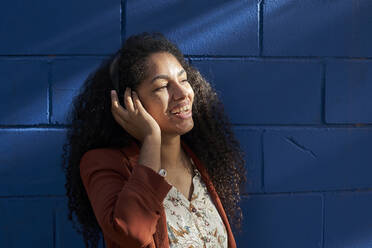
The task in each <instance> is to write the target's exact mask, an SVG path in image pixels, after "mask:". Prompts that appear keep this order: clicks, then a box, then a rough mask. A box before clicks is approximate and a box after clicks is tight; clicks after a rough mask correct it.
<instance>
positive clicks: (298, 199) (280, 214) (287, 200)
mask: <svg viewBox="0 0 372 248" xmlns="http://www.w3.org/2000/svg"><path fill="white" fill-rule="evenodd" d="M243 199H244V200H243V204H242V210H243V218H244V221H243V228H242V230H243V232H242V233H240V234H237V235H235V236H236V240H237V247H250V248H273V247H285V248H298V247H301V248H316V247H319V248H321V247H322V246H321V242H322V225H323V223H322V197H321V196H320V195H316V194H305V195H299V194H296V195H253V196H250V197H249V198H243Z"/></svg>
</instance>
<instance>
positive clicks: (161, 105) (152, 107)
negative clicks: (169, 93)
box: [146, 95, 168, 117]
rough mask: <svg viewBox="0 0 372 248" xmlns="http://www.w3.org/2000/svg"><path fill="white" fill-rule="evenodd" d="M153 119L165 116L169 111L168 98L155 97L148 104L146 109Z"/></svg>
mask: <svg viewBox="0 0 372 248" xmlns="http://www.w3.org/2000/svg"><path fill="white" fill-rule="evenodd" d="M146 109H147V110H148V112H149V114H150V115H151V116H153V117H157V116H160V115H164V113H165V112H166V111H167V109H168V98H167V97H164V96H160V95H157V96H154V97H152V98H151V100H150V101H149V102H148V104H147V108H146Z"/></svg>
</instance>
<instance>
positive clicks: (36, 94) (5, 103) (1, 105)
mask: <svg viewBox="0 0 372 248" xmlns="http://www.w3.org/2000/svg"><path fill="white" fill-rule="evenodd" d="M0 16H1V15H0ZM47 98H48V65H47V63H46V62H45V61H39V60H21V59H2V60H0V125H16V124H40V123H48V115H47V111H48V100H47Z"/></svg>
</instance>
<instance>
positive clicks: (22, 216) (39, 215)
mask: <svg viewBox="0 0 372 248" xmlns="http://www.w3.org/2000/svg"><path fill="white" fill-rule="evenodd" d="M0 212H1V214H0V216H1V218H0V245H1V247H9V248H13V247H53V242H54V241H53V229H54V226H53V225H54V224H53V200H51V199H48V198H44V199H43V198H36V199H27V198H19V199H7V198H2V199H0Z"/></svg>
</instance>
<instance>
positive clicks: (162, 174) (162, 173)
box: [159, 169, 167, 177]
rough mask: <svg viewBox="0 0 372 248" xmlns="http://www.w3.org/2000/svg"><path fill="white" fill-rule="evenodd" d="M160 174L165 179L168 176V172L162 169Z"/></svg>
mask: <svg viewBox="0 0 372 248" xmlns="http://www.w3.org/2000/svg"><path fill="white" fill-rule="evenodd" d="M159 174H160V176H163V177H165V176H166V175H167V171H166V170H164V169H160V171H159Z"/></svg>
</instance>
